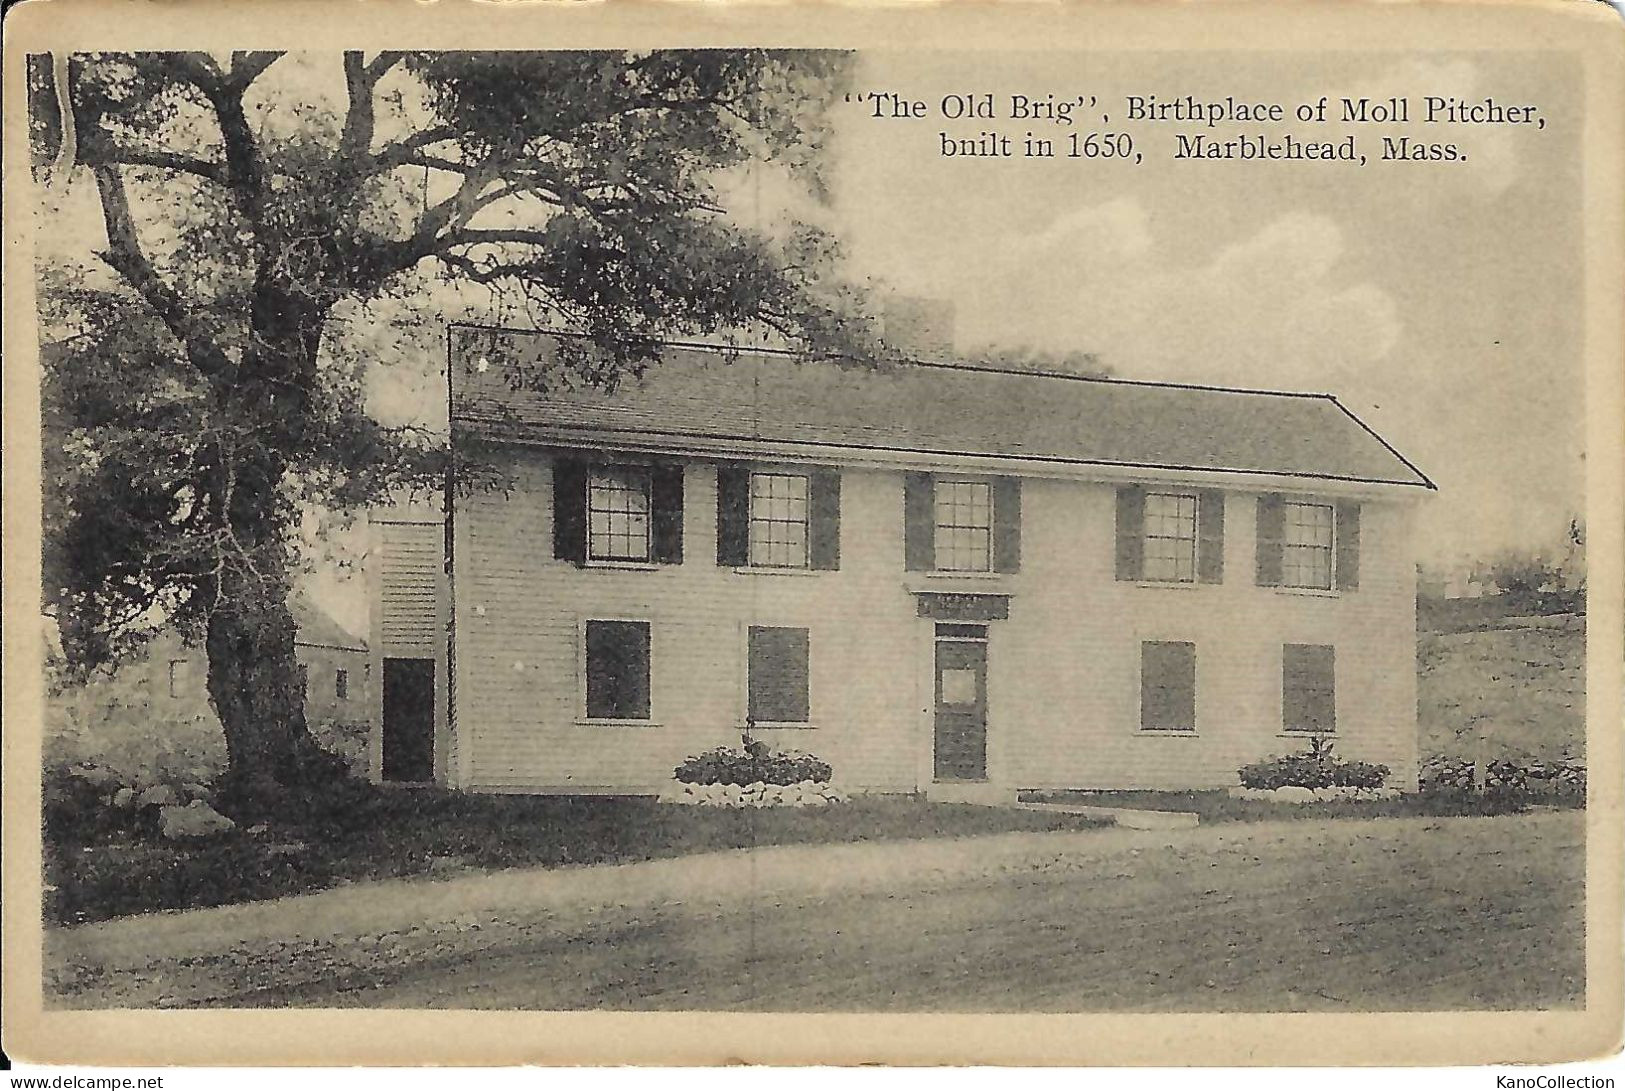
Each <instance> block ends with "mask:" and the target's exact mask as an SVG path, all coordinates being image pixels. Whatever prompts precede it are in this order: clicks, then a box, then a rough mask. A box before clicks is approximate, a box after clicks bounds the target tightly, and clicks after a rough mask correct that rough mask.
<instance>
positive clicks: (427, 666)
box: [384, 659, 434, 783]
mask: <svg viewBox="0 0 1625 1091" xmlns="http://www.w3.org/2000/svg"><path fill="white" fill-rule="evenodd" d="M384 779H385V780H399V781H408V782H414V783H427V782H428V781H431V780H433V779H434V660H433V659H386V660H384Z"/></svg>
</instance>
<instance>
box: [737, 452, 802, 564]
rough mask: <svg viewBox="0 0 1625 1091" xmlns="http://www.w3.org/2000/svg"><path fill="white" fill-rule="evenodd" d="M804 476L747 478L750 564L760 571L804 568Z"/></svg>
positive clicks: (774, 475)
mask: <svg viewBox="0 0 1625 1091" xmlns="http://www.w3.org/2000/svg"><path fill="white" fill-rule="evenodd" d="M808 522H809V516H808V478H807V475H806V474H791V473H776V472H775V473H762V472H753V473H752V474H751V475H750V563H751V564H753V565H759V566H761V567H763V568H806V567H807V562H808V556H807V541H808V533H807V530H808Z"/></svg>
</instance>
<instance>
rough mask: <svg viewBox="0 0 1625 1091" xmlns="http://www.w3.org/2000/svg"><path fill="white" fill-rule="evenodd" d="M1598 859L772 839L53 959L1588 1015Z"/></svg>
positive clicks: (1104, 1004)
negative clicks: (1589, 889) (1590, 877)
mask: <svg viewBox="0 0 1625 1091" xmlns="http://www.w3.org/2000/svg"><path fill="white" fill-rule="evenodd" d="M1583 845H1584V830H1583V815H1581V814H1579V813H1575V812H1567V813H1553V814H1539V815H1526V816H1512V817H1505V818H1491V819H1389V820H1376V821H1337V822H1284V823H1271V824H1258V825H1230V826H1222V827H1220V826H1215V827H1209V828H1202V829H1196V830H1183V831H1163V832H1155V833H1153V832H1134V831H1117V830H1105V831H1089V832H1079V833H1060V834H1014V835H1002V836H998V837H988V838H976V839H969V840H964V841H956V842H912V843H889V844H864V845H840V846H817V847H797V848H790V849H766V850H758V851H756V852H754V853H728V854H719V855H716V856H712V857H704V858H690V859H688V860H672V861H660V862H657V863H652V864H638V865H629V866H626V867H621V868H592V869H582V870H580V871H577V872H574V873H565V872H551V873H545V874H541V875H535V874H514V875H497V876H479V877H471V878H466V879H459V880H455V881H452V882H446V883H429V884H424V883H415V884H414V883H385V884H373V885H372V886H370V887H368V888H362V887H356V888H352V889H350V890H344V891H331V892H328V893H326V894H322V895H314V896H311V897H308V898H299V899H288V900H287V901H286V902H282V903H262V904H260V905H255V906H243V907H235V908H234V909H231V910H205V911H199V912H195V913H187V914H177V915H168V916H165V917H159V918H135V919H129V920H123V921H114V922H108V923H107V924H105V925H98V926H94V927H92V928H82V929H71V930H66V931H63V932H59V933H56V934H55V935H54V936H53V937H52V940H51V943H50V951H51V956H50V960H49V963H48V965H50V966H52V967H53V968H54V971H55V977H56V984H57V991H56V999H55V1002H56V1003H57V1004H59V1005H63V1006H71V1007H100V1006H106V1005H110V1004H112V1005H118V1006H126V1005H129V1006H154V1005H156V1006H172V1005H173V1006H180V1005H184V1006H194V1005H196V1006H250V1005H251V1006H259V1005H266V1006H282V1005H320V1006H335V1007H341V1006H356V1007H455V1008H462V1007H476V1008H533V1009H536V1008H540V1009H582V1008H592V1009H674V1008H704V1009H735V1010H756V1011H761V1010H768V1011H773V1010H779V1011H784V1010H796V1011H839V1010H884V1011H1152V1010H1155V1011H1176V1010H1188V1011H1258V1010H1309V1011H1325V1010H1411V1009H1415V1010H1427V1009H1444V1008H1477V1009H1508V1008H1552V1007H1573V1006H1578V1005H1579V1004H1580V1003H1581V1002H1582V1000H1583V993H1584V987H1583V982H1584V963H1583V927H1582V919H1583V910H1582V901H1583V876H1584V853H1583ZM322 899H327V901H325V902H324V901H322ZM211 914H212V915H213V916H211Z"/></svg>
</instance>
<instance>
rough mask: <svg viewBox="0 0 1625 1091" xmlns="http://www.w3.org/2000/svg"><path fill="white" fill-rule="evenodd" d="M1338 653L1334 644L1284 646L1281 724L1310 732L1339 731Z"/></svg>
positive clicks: (1327, 732) (1282, 649) (1291, 728)
mask: <svg viewBox="0 0 1625 1091" xmlns="http://www.w3.org/2000/svg"><path fill="white" fill-rule="evenodd" d="M1336 679H1337V656H1336V651H1335V649H1333V647H1332V646H1331V645H1330V644H1286V645H1283V646H1282V648H1281V726H1282V727H1283V728H1285V729H1286V730H1288V731H1302V732H1304V733H1306V734H1329V733H1330V732H1333V731H1335V730H1337V695H1336Z"/></svg>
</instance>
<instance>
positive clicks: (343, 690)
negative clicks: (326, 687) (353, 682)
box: [333, 668, 350, 701]
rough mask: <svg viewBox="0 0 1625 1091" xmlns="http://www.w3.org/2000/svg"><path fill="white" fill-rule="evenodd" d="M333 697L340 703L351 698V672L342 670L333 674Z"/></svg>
mask: <svg viewBox="0 0 1625 1091" xmlns="http://www.w3.org/2000/svg"><path fill="white" fill-rule="evenodd" d="M333 696H334V697H337V698H338V699H339V700H340V701H344V700H348V699H349V696H350V672H349V671H347V670H344V669H343V668H340V669H338V670H336V671H334V672H333Z"/></svg>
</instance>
